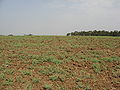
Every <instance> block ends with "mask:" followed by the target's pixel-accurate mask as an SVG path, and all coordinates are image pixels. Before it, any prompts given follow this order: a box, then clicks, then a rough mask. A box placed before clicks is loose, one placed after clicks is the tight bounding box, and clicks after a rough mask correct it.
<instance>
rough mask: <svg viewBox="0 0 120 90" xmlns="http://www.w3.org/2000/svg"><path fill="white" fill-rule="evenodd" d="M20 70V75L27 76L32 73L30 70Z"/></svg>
mask: <svg viewBox="0 0 120 90" xmlns="http://www.w3.org/2000/svg"><path fill="white" fill-rule="evenodd" d="M20 72H21V74H22V75H28V76H31V75H32V72H31V71H30V70H21V71H20Z"/></svg>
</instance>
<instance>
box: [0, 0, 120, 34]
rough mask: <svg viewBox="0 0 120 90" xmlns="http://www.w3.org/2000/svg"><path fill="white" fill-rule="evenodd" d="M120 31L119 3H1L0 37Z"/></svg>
mask: <svg viewBox="0 0 120 90" xmlns="http://www.w3.org/2000/svg"><path fill="white" fill-rule="evenodd" d="M97 29H99V30H120V0H0V34H6V35H7V34H10V33H12V34H17V35H19V34H20V35H21V34H29V33H32V34H37V35H65V34H66V33H67V32H72V31H75V30H77V31H80V30H97Z"/></svg>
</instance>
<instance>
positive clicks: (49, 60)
mask: <svg viewBox="0 0 120 90" xmlns="http://www.w3.org/2000/svg"><path fill="white" fill-rule="evenodd" d="M42 61H43V62H53V63H55V64H61V63H62V61H61V60H58V59H56V58H55V57H53V56H48V57H44V58H43V59H42Z"/></svg>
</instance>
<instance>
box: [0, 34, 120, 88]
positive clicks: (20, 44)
mask: <svg viewBox="0 0 120 90" xmlns="http://www.w3.org/2000/svg"><path fill="white" fill-rule="evenodd" d="M0 90H120V37H89V36H83V37H82V36H68V37H67V36H0Z"/></svg>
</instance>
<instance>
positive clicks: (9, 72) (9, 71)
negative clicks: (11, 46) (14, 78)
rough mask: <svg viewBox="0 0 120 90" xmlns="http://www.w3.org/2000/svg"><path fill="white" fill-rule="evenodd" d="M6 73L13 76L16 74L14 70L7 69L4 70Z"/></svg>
mask: <svg viewBox="0 0 120 90" xmlns="http://www.w3.org/2000/svg"><path fill="white" fill-rule="evenodd" d="M4 73H5V74H9V75H12V74H13V73H14V69H5V70H4Z"/></svg>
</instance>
